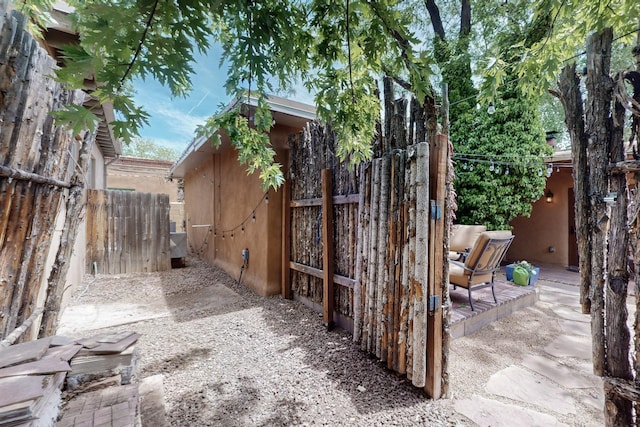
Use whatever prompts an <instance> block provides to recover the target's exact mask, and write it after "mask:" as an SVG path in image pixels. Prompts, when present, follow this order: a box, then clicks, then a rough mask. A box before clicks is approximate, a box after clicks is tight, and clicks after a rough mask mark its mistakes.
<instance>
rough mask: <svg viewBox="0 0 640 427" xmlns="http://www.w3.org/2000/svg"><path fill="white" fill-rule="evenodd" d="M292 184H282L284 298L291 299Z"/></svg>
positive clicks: (288, 182) (287, 181)
mask: <svg viewBox="0 0 640 427" xmlns="http://www.w3.org/2000/svg"><path fill="white" fill-rule="evenodd" d="M290 262H291V182H290V181H289V180H288V179H287V180H286V181H285V182H284V184H282V298H286V299H291V268H290V267H289V264H290Z"/></svg>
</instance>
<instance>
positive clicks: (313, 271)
mask: <svg viewBox="0 0 640 427" xmlns="http://www.w3.org/2000/svg"><path fill="white" fill-rule="evenodd" d="M385 88H386V89H387V90H391V92H390V93H385V99H386V100H385V108H386V117H387V120H388V123H386V124H385V125H384V128H385V129H386V132H388V133H387V134H386V136H385V139H384V140H382V142H379V143H377V144H376V147H374V153H377V154H379V155H380V157H377V158H374V159H373V160H371V161H370V162H367V163H365V164H362V165H360V166H359V167H358V168H357V169H355V170H352V171H350V170H348V168H347V167H346V165H345V164H344V163H341V162H340V161H339V160H338V159H336V158H335V155H334V154H333V153H335V140H334V138H335V137H334V135H333V134H332V132H331V131H330V129H328V128H325V127H323V126H321V125H319V124H317V123H314V124H311V125H310V126H308V127H307V129H306V130H305V131H303V132H302V133H301V135H300V136H299V137H298V138H297V139H293V140H290V145H291V150H290V169H289V177H288V180H287V186H286V187H285V188H286V189H287V190H285V194H288V193H289V192H288V189H289V188H290V198H289V197H285V202H284V203H285V206H284V209H283V211H284V214H283V215H284V216H285V217H284V218H283V224H285V225H286V224H289V227H290V231H289V232H283V237H284V238H283V245H284V246H285V247H284V248H283V254H284V255H285V256H286V257H287V258H286V261H283V262H285V263H286V265H285V268H284V269H283V286H282V289H283V296H284V297H287V296H288V293H289V289H291V294H292V296H293V297H294V298H296V299H299V300H302V301H303V302H305V301H306V302H311V303H312V305H313V306H314V307H316V308H317V309H318V308H319V307H324V310H321V311H324V319H325V323H330V322H331V313H333V312H334V311H333V310H332V309H331V302H333V303H335V314H336V315H338V316H339V317H340V316H342V317H343V318H346V319H347V321H349V325H347V326H350V325H352V330H353V339H354V342H356V343H359V344H360V346H361V348H362V350H364V351H366V352H368V353H370V354H372V355H375V356H376V357H377V358H378V359H379V360H380V361H383V362H386V364H387V366H388V368H389V369H392V370H395V371H396V372H399V373H401V374H406V376H407V378H408V379H410V380H411V382H412V383H413V384H414V385H415V386H416V387H421V388H424V389H425V391H426V392H427V393H428V394H429V395H430V396H433V397H435V398H439V397H441V396H442V393H443V390H446V375H445V374H446V373H445V372H443V370H445V369H446V367H447V365H446V363H443V360H444V359H446V353H447V351H448V349H446V348H444V347H443V345H442V343H443V336H444V335H446V333H448V329H446V326H447V325H448V322H447V321H444V320H443V319H442V316H444V315H445V314H447V313H448V311H446V312H445V311H443V310H442V307H441V304H442V302H443V299H444V298H443V295H447V292H448V290H447V283H445V282H446V281H447V280H446V272H445V267H444V265H445V258H444V253H445V248H443V247H442V245H443V242H445V241H448V234H447V233H446V230H445V223H446V221H444V218H445V217H446V215H445V212H444V208H445V203H444V201H445V198H446V196H447V194H448V191H449V188H450V187H448V185H449V184H448V181H447V179H448V168H449V151H448V150H449V145H448V139H447V138H446V137H443V136H441V137H438V138H437V139H436V138H434V139H433V140H432V141H431V142H424V141H420V142H417V143H416V142H415V141H410V144H409V145H407V135H411V136H412V137H417V136H418V135H420V136H423V137H424V136H426V135H427V131H426V125H427V123H426V120H425V113H424V111H423V110H421V109H420V108H419V107H417V106H416V105H415V104H412V105H413V108H412V114H411V121H410V123H408V124H407V118H406V117H405V114H406V104H407V103H406V101H404V100H402V99H400V100H393V92H392V88H393V85H392V84H391V83H390V82H389V81H386V82H385ZM414 120H417V121H414ZM382 127H383V126H381V128H382ZM407 128H408V129H409V130H410V131H407ZM320 177H322V180H321V179H320ZM329 177H332V179H333V182H334V190H333V193H330V192H329V190H328V189H327V187H326V183H327V182H328V181H329V180H330V179H329ZM320 182H322V183H323V185H322V188H321V187H320V186H319V185H318V184H319V183H320ZM356 182H357V184H356ZM356 189H357V191H358V193H357V194H356V193H354V191H355V190H356ZM321 190H322V191H321ZM331 194H333V196H331ZM355 202H357V203H355ZM320 206H321V208H320V209H319V210H318V207H320ZM356 207H357V209H356ZM329 210H330V211H331V214H332V215H333V221H332V222H331V224H328V223H327V221H329V219H327V218H328V217H329V216H330V215H328V211H329ZM432 211H433V212H439V215H435V216H432V215H431V212H432ZM332 227H333V228H335V230H334V231H333V232H332V231H331V228H332ZM332 241H334V243H333V244H332ZM334 245H335V248H333V246H334ZM328 246H332V248H329V247H328ZM329 249H333V255H331V250H329ZM289 256H290V258H289ZM330 258H331V259H330ZM332 267H335V268H336V271H335V274H332V272H331V268H332ZM321 279H322V280H321ZM289 286H290V288H289ZM331 291H334V296H333V301H327V299H331V294H330V292H331ZM430 308H431V310H430ZM438 317H439V318H438ZM436 329H437V330H436ZM447 342H448V341H447Z"/></svg>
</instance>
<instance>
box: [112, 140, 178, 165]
mask: <svg viewBox="0 0 640 427" xmlns="http://www.w3.org/2000/svg"><path fill="white" fill-rule="evenodd" d="M122 154H123V155H124V156H129V157H137V158H140V159H151V160H171V161H175V160H178V157H180V153H179V152H178V150H175V149H173V148H170V147H165V146H163V145H160V144H158V143H157V142H155V141H153V140H152V139H148V138H134V139H133V140H132V141H131V143H129V144H127V145H125V146H124V147H122Z"/></svg>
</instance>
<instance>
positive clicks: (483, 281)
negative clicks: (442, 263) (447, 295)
mask: <svg viewBox="0 0 640 427" xmlns="http://www.w3.org/2000/svg"><path fill="white" fill-rule="evenodd" d="M514 237H515V236H513V235H512V234H511V231H509V230H499V231H485V232H484V233H482V234H480V237H478V240H476V242H475V244H474V245H473V248H471V251H470V252H469V255H468V256H467V257H466V259H465V261H464V262H459V261H454V260H449V283H450V284H452V285H453V288H454V289H455V288H456V286H460V287H463V288H466V289H467V291H468V293H469V305H470V306H471V311H475V308H474V307H473V300H472V299H471V290H472V289H474V290H475V289H481V288H487V287H491V293H492V294H493V300H494V302H495V303H496V304H497V303H498V300H497V299H496V292H495V289H494V287H493V279H494V276H495V272H496V271H497V270H498V269H499V268H500V263H501V262H502V259H503V258H504V256H505V254H506V253H507V249H509V245H511V241H512V240H513V238H514Z"/></svg>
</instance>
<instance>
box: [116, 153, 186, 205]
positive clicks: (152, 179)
mask: <svg viewBox="0 0 640 427" xmlns="http://www.w3.org/2000/svg"><path fill="white" fill-rule="evenodd" d="M172 164H173V163H172V162H166V161H161V160H147V159H136V158H132V157H121V158H119V159H118V160H116V161H114V162H113V163H111V164H110V165H109V166H108V167H107V184H106V188H110V189H118V190H134V191H140V192H143V193H157V194H168V195H169V202H177V201H178V183H177V181H168V180H166V177H167V175H168V174H169V168H170V167H171V165H172Z"/></svg>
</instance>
